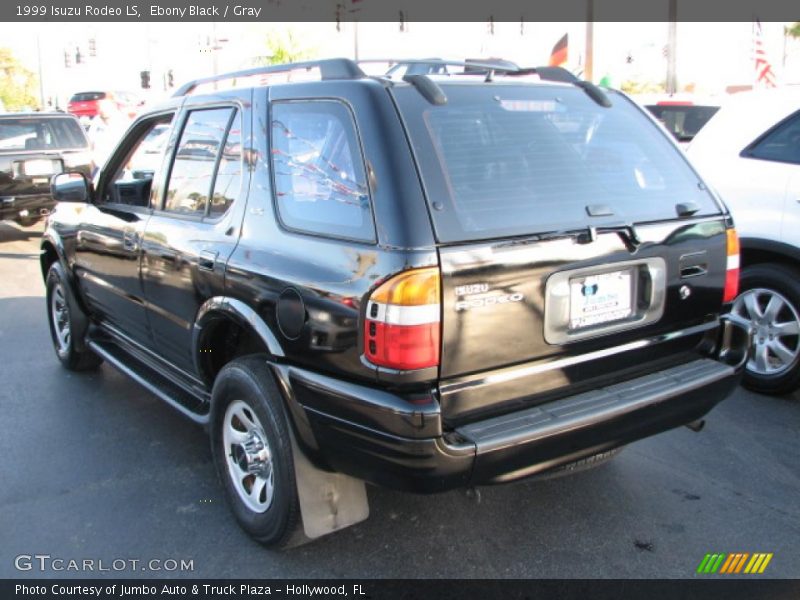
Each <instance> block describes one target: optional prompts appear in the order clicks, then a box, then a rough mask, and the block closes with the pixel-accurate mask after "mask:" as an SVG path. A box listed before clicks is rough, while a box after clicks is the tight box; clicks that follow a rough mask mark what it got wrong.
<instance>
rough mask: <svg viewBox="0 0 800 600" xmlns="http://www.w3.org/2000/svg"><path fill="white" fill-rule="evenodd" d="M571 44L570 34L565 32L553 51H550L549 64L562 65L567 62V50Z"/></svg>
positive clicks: (552, 65) (553, 65)
mask: <svg viewBox="0 0 800 600" xmlns="http://www.w3.org/2000/svg"><path fill="white" fill-rule="evenodd" d="M568 46H569V34H567V33H565V34H564V37H562V38H561V39H560V40H558V42H556V45H555V46H553V50H552V52H550V62H549V63H548V66H551V67H560V66H561V65H563V64H564V63H565V62H567V51H568Z"/></svg>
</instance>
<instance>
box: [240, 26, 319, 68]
mask: <svg viewBox="0 0 800 600" xmlns="http://www.w3.org/2000/svg"><path fill="white" fill-rule="evenodd" d="M265 45H266V51H267V53H266V55H265V56H259V57H257V58H256V59H255V61H254V62H255V64H256V65H280V64H285V63H290V62H297V61H301V60H308V59H310V58H314V57H315V56H316V55H317V50H316V49H313V48H309V47H308V46H305V45H303V43H302V42H301V41H300V40H299V39H298V38H297V36H296V35H295V34H294V33H293V32H292V30H290V29H284V30H280V31H271V32H270V33H269V34H267V39H266V44H265Z"/></svg>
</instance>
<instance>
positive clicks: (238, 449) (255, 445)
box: [233, 430, 272, 475]
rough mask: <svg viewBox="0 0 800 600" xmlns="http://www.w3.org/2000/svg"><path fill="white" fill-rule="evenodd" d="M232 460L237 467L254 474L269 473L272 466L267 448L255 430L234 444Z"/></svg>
mask: <svg viewBox="0 0 800 600" xmlns="http://www.w3.org/2000/svg"><path fill="white" fill-rule="evenodd" d="M233 453H234V460H235V461H236V463H237V464H238V465H239V468H240V469H241V470H242V471H243V472H246V473H252V474H254V475H269V471H270V469H271V467H272V464H271V461H270V456H269V450H268V449H267V447H266V444H264V441H263V440H262V439H261V436H260V435H259V433H258V432H257V431H255V430H252V431H250V433H248V434H247V439H246V440H245V441H244V442H242V443H241V444H237V445H235V446H234V450H233Z"/></svg>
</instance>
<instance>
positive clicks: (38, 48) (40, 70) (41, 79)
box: [36, 32, 47, 110]
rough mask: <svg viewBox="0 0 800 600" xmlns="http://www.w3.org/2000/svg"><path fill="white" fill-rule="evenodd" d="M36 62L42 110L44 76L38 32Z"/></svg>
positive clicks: (43, 105)
mask: <svg viewBox="0 0 800 600" xmlns="http://www.w3.org/2000/svg"><path fill="white" fill-rule="evenodd" d="M36 62H37V66H38V71H39V106H41V108H42V110H45V108H47V107H46V106H45V104H44V77H43V74H42V40H41V38H40V36H39V33H38V32H37V33H36Z"/></svg>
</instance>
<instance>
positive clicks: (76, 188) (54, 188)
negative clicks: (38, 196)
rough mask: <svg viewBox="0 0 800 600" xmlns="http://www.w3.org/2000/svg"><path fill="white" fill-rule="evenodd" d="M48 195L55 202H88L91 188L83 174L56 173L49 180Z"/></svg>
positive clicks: (90, 196)
mask: <svg viewBox="0 0 800 600" xmlns="http://www.w3.org/2000/svg"><path fill="white" fill-rule="evenodd" d="M50 194H51V195H52V196H53V200H55V201H56V202H89V201H90V200H91V198H92V187H91V184H90V183H89V180H88V179H87V178H86V175H84V174H83V173H75V172H70V173H58V174H57V175H53V178H52V179H51V180H50Z"/></svg>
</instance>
